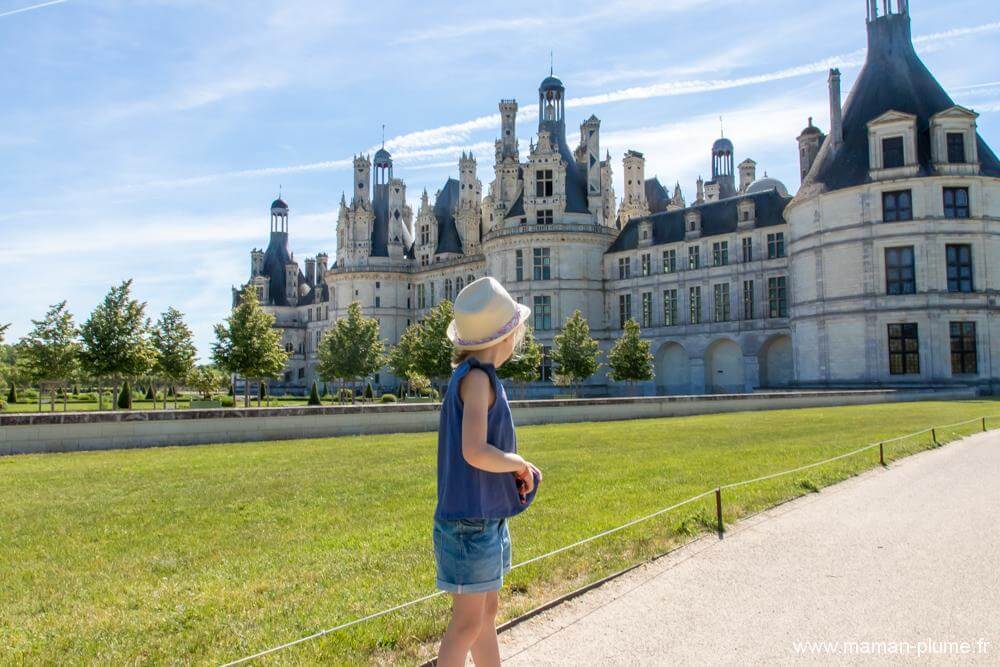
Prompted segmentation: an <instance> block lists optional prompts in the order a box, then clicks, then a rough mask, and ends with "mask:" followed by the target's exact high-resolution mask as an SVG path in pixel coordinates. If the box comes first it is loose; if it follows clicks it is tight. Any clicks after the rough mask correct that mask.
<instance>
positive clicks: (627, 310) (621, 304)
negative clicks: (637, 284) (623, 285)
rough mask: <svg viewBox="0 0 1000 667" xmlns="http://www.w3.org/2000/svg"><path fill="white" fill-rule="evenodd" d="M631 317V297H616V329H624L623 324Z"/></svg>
mask: <svg viewBox="0 0 1000 667" xmlns="http://www.w3.org/2000/svg"><path fill="white" fill-rule="evenodd" d="M631 317H632V295H631V294H619V295H618V328H619V329H624V328H625V323H626V322H628V321H629V319H630V318H631Z"/></svg>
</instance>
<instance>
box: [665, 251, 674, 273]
mask: <svg viewBox="0 0 1000 667" xmlns="http://www.w3.org/2000/svg"><path fill="white" fill-rule="evenodd" d="M676 270H677V251H676V250H673V249H671V250H664V251H663V272H664V273H673V272H675V271H676Z"/></svg>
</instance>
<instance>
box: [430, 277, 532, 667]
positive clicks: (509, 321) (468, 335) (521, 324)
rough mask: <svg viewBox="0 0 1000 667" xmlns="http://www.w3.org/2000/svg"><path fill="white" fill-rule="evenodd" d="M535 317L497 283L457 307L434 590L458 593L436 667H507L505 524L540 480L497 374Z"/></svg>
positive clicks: (469, 294) (479, 286) (474, 289)
mask: <svg viewBox="0 0 1000 667" xmlns="http://www.w3.org/2000/svg"><path fill="white" fill-rule="evenodd" d="M530 313H531V310H530V309H529V308H528V307H527V306H524V305H521V304H519V303H517V302H516V301H514V299H512V298H511V296H510V294H508V293H507V290H505V289H504V288H503V286H502V285H501V284H500V283H499V282H497V281H496V280H494V279H493V278H490V277H488V276H487V277H485V278H480V279H479V280H475V281H473V282H471V283H469V284H468V285H466V287H465V289H463V290H462V291H461V292H460V293H459V295H458V298H456V299H455V319H454V320H452V322H451V324H450V325H449V327H448V338H449V339H450V340H451V342H452V345H453V346H454V356H453V360H452V365H453V366H454V372H453V373H452V376H451V381H450V382H449V383H448V389H447V391H446V392H445V395H444V397H443V398H442V401H441V424H440V427H439V430H438V471H437V481H438V484H437V487H438V498H437V508H436V509H435V511H434V558H435V561H436V563H437V587H438V588H440V589H441V590H445V591H448V592H449V593H451V594H452V597H453V602H452V618H451V622H450V623H449V624H448V629H447V631H446V632H445V634H444V638H443V639H442V640H441V649H440V651H439V655H438V665H441V666H442V667H453V666H457V665H465V659H466V656H467V655H468V654H469V651H470V650H471V651H472V659H473V660H474V661H475V663H476V665H477V666H478V667H483V666H485V665H499V664H500V649H499V646H498V644H497V633H496V613H497V591H498V590H499V589H500V587H501V586H502V585H503V575H504V574H506V573H507V572H508V571H509V570H510V566H511V556H510V550H511V549H510V533H509V532H508V530H507V517H510V516H514V515H515V514H518V513H519V512H522V511H524V510H525V509H526V508H527V507H528V505H529V504H531V501H532V500H534V497H535V493H536V491H537V489H538V483H539V482H540V481H541V480H542V473H541V472H540V471H539V470H538V468H536V467H535V466H534V465H532V464H531V463H529V462H527V461H525V460H524V459H523V458H522V457H521V456H519V455H518V454H517V440H516V439H515V436H514V422H513V420H512V419H511V415H510V407H509V405H508V404H507V394H506V392H504V388H503V385H502V384H500V381H499V380H498V379H497V375H496V369H497V368H498V367H500V366H501V365H502V364H503V363H504V362H505V361H507V360H508V359H509V358H510V357H511V355H512V354H513V352H514V350H515V348H517V347H518V346H519V345H520V343H521V341H522V340H523V339H524V328H525V324H526V322H527V318H528V315H529V314H530Z"/></svg>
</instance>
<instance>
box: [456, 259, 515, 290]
mask: <svg viewBox="0 0 1000 667" xmlns="http://www.w3.org/2000/svg"><path fill="white" fill-rule="evenodd" d="M514 276H515V280H518V281H521V280H524V251H523V250H515V251H514ZM459 280H461V278H459ZM460 289H461V288H460Z"/></svg>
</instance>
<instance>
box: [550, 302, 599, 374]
mask: <svg viewBox="0 0 1000 667" xmlns="http://www.w3.org/2000/svg"><path fill="white" fill-rule="evenodd" d="M553 343H554V344H553V347H552V363H553V364H554V371H555V380H556V384H558V385H563V386H566V385H573V386H574V387H575V388H576V390H577V391H579V386H580V383H581V382H583V381H584V380H586V379H587V378H589V377H590V376H591V375H593V374H594V373H596V372H597V369H598V368H600V366H601V364H600V362H599V361H598V360H597V358H598V357H599V356H600V354H601V350H600V348H599V347H598V345H597V341H596V340H594V339H593V338H591V337H590V325H589V324H587V320H586V319H585V318H584V317H583V314H582V313H580V311H579V310H574V311H573V314H572V315H570V316H569V317H568V318H566V322H565V324H563V328H562V331H560V332H559V333H558V334H557V335H556V337H555V339H554V341H553Z"/></svg>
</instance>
